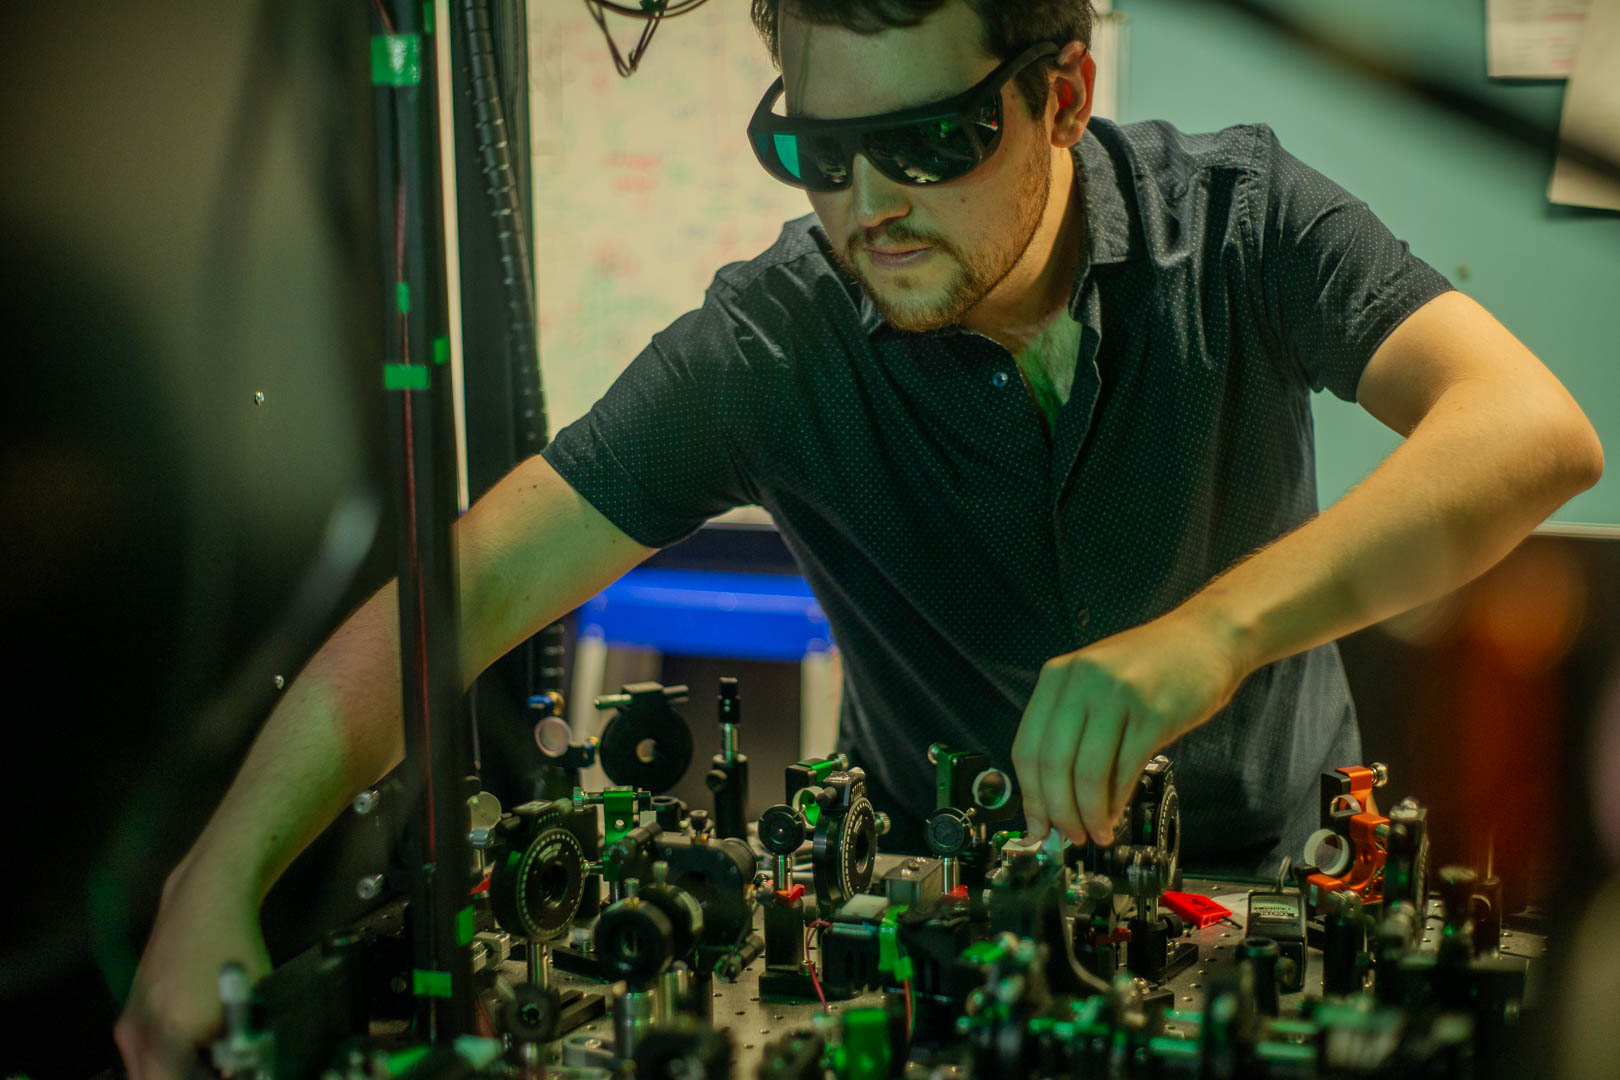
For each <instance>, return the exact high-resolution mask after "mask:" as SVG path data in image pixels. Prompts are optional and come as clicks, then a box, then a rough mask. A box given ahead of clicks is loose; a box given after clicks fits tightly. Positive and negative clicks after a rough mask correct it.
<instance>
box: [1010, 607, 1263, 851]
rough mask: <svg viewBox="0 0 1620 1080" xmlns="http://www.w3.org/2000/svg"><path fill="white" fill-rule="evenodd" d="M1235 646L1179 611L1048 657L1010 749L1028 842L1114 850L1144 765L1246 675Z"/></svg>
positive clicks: (1210, 711)
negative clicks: (1092, 844)
mask: <svg viewBox="0 0 1620 1080" xmlns="http://www.w3.org/2000/svg"><path fill="white" fill-rule="evenodd" d="M1232 640H1233V639H1232V637H1231V636H1230V635H1227V634H1222V633H1220V632H1219V631H1217V630H1215V629H1212V628H1211V626H1210V625H1209V624H1207V623H1205V622H1203V621H1201V620H1200V619H1198V618H1196V617H1194V616H1192V615H1191V614H1189V613H1187V612H1186V611H1185V610H1179V609H1178V610H1177V611H1172V612H1170V613H1169V614H1168V615H1165V616H1163V617H1161V618H1158V619H1155V620H1154V621H1153V622H1150V623H1147V624H1145V625H1143V626H1139V627H1137V628H1135V629H1134V630H1127V631H1125V632H1123V633H1120V634H1115V635H1114V636H1113V637H1109V638H1104V639H1103V640H1102V641H1099V642H1096V643H1094V644H1092V645H1088V646H1086V647H1085V648H1083V649H1080V650H1078V651H1076V652H1072V653H1065V654H1064V655H1062V656H1056V657H1053V658H1052V659H1051V660H1048V661H1047V662H1046V663H1045V665H1043V666H1042V668H1041V675H1040V679H1039V680H1038V681H1037V682H1036V684H1035V692H1034V694H1033V695H1031V697H1030V699H1029V705H1028V706H1027V707H1026V708H1025V710H1024V718H1023V720H1022V721H1021V722H1020V724H1019V726H1018V736H1017V738H1016V739H1015V740H1014V742H1013V755H1012V756H1013V766H1014V768H1016V769H1017V770H1018V782H1019V784H1020V786H1021V787H1022V789H1023V800H1024V818H1025V820H1026V822H1027V823H1028V829H1029V835H1031V836H1037V837H1039V836H1044V835H1045V834H1046V830H1047V826H1048V825H1051V826H1053V827H1055V828H1057V829H1058V830H1059V831H1060V832H1061V833H1063V834H1064V835H1065V836H1067V837H1068V838H1069V839H1070V840H1071V841H1073V842H1074V843H1077V844H1083V843H1085V841H1086V838H1087V837H1088V836H1089V837H1091V838H1092V839H1094V840H1096V841H1097V843H1099V844H1108V843H1111V842H1112V841H1113V837H1114V823H1115V821H1117V820H1118V819H1119V816H1120V814H1122V813H1123V812H1124V809H1125V800H1126V797H1127V796H1128V795H1129V794H1130V790H1131V787H1132V785H1133V784H1135V783H1136V781H1137V779H1138V778H1139V777H1140V776H1141V774H1142V769H1143V768H1144V767H1145V766H1146V765H1147V763H1148V761H1149V760H1150V759H1151V758H1152V757H1153V755H1154V754H1156V753H1157V752H1158V751H1159V750H1160V749H1162V748H1163V747H1165V746H1167V745H1169V744H1170V743H1171V742H1174V741H1175V740H1176V739H1177V738H1178V737H1180V736H1181V735H1182V734H1183V733H1184V732H1187V731H1191V730H1192V729H1193V728H1195V727H1197V726H1198V725H1199V724H1202V723H1203V722H1204V721H1206V720H1208V719H1209V718H1210V717H1211V716H1213V715H1215V713H1216V712H1217V711H1218V710H1219V709H1220V708H1221V707H1222V706H1224V705H1225V704H1226V703H1227V702H1228V701H1230V700H1231V699H1232V695H1233V694H1234V693H1235V692H1236V691H1237V688H1238V685H1239V684H1240V683H1241V682H1242V681H1243V679H1244V678H1245V677H1246V676H1247V674H1248V672H1247V671H1246V670H1244V665H1243V663H1242V661H1241V660H1240V659H1239V657H1238V655H1237V650H1236V648H1235V647H1234V645H1233V644H1232Z"/></svg>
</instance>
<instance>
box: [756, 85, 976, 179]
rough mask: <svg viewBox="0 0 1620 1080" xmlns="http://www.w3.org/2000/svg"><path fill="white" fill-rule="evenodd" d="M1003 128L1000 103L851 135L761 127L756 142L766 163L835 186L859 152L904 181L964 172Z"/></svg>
mask: <svg viewBox="0 0 1620 1080" xmlns="http://www.w3.org/2000/svg"><path fill="white" fill-rule="evenodd" d="M1000 133H1001V102H1000V100H999V99H997V100H994V101H990V102H987V103H985V104H984V105H983V106H982V107H981V108H980V109H978V110H977V111H976V113H975V114H974V116H972V117H971V118H965V117H955V118H942V119H934V120H928V121H924V122H921V123H915V124H901V125H898V126H896V127H889V128H878V129H867V130H864V131H861V132H860V133H859V134H856V135H854V136H853V137H845V138H839V137H837V136H835V135H832V134H830V133H818V134H809V135H800V134H795V133H791V132H782V131H777V132H772V133H769V134H767V133H764V132H761V133H759V134H758V135H756V137H755V145H756V147H757V148H758V149H759V150H760V151H761V153H760V158H761V160H763V161H765V162H766V164H767V167H771V166H774V168H772V169H771V171H772V172H775V173H777V174H778V175H779V176H781V177H782V178H783V179H785V180H788V181H789V182H790V183H798V184H802V185H804V186H805V187H806V188H808V189H810V190H811V191H837V190H839V189H840V188H843V187H846V186H848V184H849V171H850V166H851V162H852V160H853V158H854V155H855V153H856V152H857V151H858V152H861V153H864V154H865V155H866V156H867V158H868V160H870V161H871V162H872V165H873V166H874V167H875V168H877V170H878V171H879V172H881V173H883V174H884V175H885V176H887V177H889V178H890V179H891V180H894V181H896V182H897V183H902V184H940V183H944V182H946V181H949V180H955V179H958V178H960V177H963V176H966V175H967V174H968V173H970V172H972V171H973V170H974V169H976V168H977V167H978V166H979V164H980V163H981V162H982V161H983V160H984V159H985V158H986V157H989V156H990V154H991V152H992V151H994V149H995V147H996V145H997V142H998V141H999V137H1000Z"/></svg>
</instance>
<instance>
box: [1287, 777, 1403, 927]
mask: <svg viewBox="0 0 1620 1080" xmlns="http://www.w3.org/2000/svg"><path fill="white" fill-rule="evenodd" d="M1388 779H1389V770H1388V769H1386V768H1385V767H1384V766H1383V765H1381V764H1379V763H1376V762H1375V763H1373V764H1372V765H1371V766H1363V765H1347V766H1344V767H1343V768H1339V769H1335V770H1334V771H1333V772H1330V773H1323V774H1322V828H1320V829H1318V830H1317V831H1316V832H1314V833H1312V834H1311V838H1310V839H1309V840H1307V841H1306V842H1305V861H1306V862H1307V863H1308V864H1309V865H1311V866H1314V867H1315V868H1316V870H1315V872H1314V873H1312V874H1310V875H1309V876H1308V877H1307V878H1306V879H1305V882H1306V888H1305V901H1306V903H1307V904H1309V905H1310V907H1311V909H1312V910H1315V909H1316V908H1317V907H1318V905H1320V904H1321V903H1322V901H1324V900H1326V899H1327V897H1328V894H1329V893H1334V892H1341V891H1349V892H1353V893H1355V894H1356V895H1357V896H1359V897H1360V898H1361V902H1362V904H1363V905H1371V904H1377V903H1381V902H1382V901H1383V899H1384V857H1385V854H1386V851H1387V849H1386V846H1385V838H1386V837H1387V836H1388V835H1389V818H1387V817H1385V816H1384V815H1383V814H1381V813H1379V812H1378V804H1377V802H1376V801H1375V800H1374V798H1373V789H1374V788H1380V787H1383V786H1384V784H1385V783H1386V782H1387V781H1388Z"/></svg>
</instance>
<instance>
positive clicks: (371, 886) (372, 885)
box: [354, 874, 383, 900]
mask: <svg viewBox="0 0 1620 1080" xmlns="http://www.w3.org/2000/svg"><path fill="white" fill-rule="evenodd" d="M382 887H383V876H382V875H381V874H367V875H366V876H365V877H363V878H361V879H360V882H359V884H357V885H356V886H355V889H354V891H355V894H356V895H357V896H359V897H360V899H362V900H375V899H377V895H378V894H379V893H381V892H382Z"/></svg>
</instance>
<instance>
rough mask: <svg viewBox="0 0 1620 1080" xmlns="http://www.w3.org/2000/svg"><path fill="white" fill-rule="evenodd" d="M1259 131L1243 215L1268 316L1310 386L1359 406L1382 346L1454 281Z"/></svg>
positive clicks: (1358, 203) (1267, 133)
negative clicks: (1360, 390)
mask: <svg viewBox="0 0 1620 1080" xmlns="http://www.w3.org/2000/svg"><path fill="white" fill-rule="evenodd" d="M1256 131H1257V135H1258V139H1259V145H1258V147H1257V148H1256V155H1255V156H1256V158H1257V161H1256V169H1255V171H1254V173H1253V174H1252V176H1251V182H1252V183H1253V185H1254V186H1253V188H1251V191H1250V195H1251V198H1250V199H1249V200H1248V203H1247V206H1246V208H1245V209H1246V213H1245V216H1246V219H1247V225H1248V229H1247V233H1248V238H1249V242H1250V243H1251V245H1253V247H1254V249H1255V251H1254V256H1255V257H1254V262H1253V265H1254V266H1255V268H1256V271H1255V272H1257V273H1258V276H1259V282H1260V295H1261V299H1262V305H1263V308H1264V317H1265V319H1266V320H1267V322H1268V324H1269V329H1270V331H1271V333H1272V335H1273V336H1274V337H1275V338H1276V340H1277V341H1278V342H1279V344H1280V346H1281V348H1282V351H1283V352H1284V354H1285V355H1286V356H1287V358H1288V359H1289V360H1291V361H1292V362H1293V363H1294V364H1296V365H1297V367H1298V369H1299V370H1300V371H1301V372H1302V373H1303V375H1304V378H1305V380H1306V381H1307V382H1308V383H1309V384H1310V386H1311V388H1312V389H1313V390H1323V389H1327V390H1331V391H1333V393H1334V394H1335V395H1336V396H1338V397H1340V398H1343V399H1344V400H1346V401H1352V402H1353V401H1355V400H1356V385H1357V383H1359V382H1360V380H1361V373H1362V371H1363V370H1364V369H1365V368H1366V366H1367V362H1368V361H1369V360H1371V359H1372V356H1373V353H1374V352H1376V351H1377V350H1378V346H1379V345H1381V344H1382V343H1383V341H1384V339H1385V338H1386V337H1388V336H1389V334H1390V332H1391V331H1393V330H1394V329H1395V328H1396V327H1397V326H1399V325H1400V324H1401V323H1402V322H1403V321H1404V320H1405V319H1406V317H1407V316H1408V315H1410V314H1412V312H1414V311H1416V310H1417V309H1418V308H1420V307H1422V306H1423V305H1424V304H1426V303H1428V302H1429V301H1430V300H1432V299H1433V298H1434V297H1436V296H1438V295H1440V294H1441V293H1443V292H1446V291H1447V290H1449V289H1450V288H1451V283H1450V282H1448V281H1447V280H1446V279H1445V277H1444V276H1443V275H1442V274H1440V272H1439V271H1437V270H1435V269H1434V268H1433V267H1431V266H1429V264H1428V263H1425V262H1424V261H1423V260H1422V259H1419V258H1418V257H1417V256H1415V255H1413V254H1412V252H1411V250H1410V249H1409V248H1408V247H1407V245H1406V242H1405V241H1403V240H1398V239H1396V238H1395V236H1394V235H1393V234H1392V233H1391V232H1390V231H1389V229H1388V228H1386V227H1385V226H1384V223H1383V222H1381V221H1379V220H1378V218H1377V217H1376V216H1375V215H1374V214H1373V212H1372V210H1371V209H1369V208H1368V206H1367V204H1366V203H1364V202H1362V201H1361V200H1360V199H1357V198H1355V197H1354V196H1352V195H1350V193H1349V192H1347V191H1345V190H1344V189H1343V188H1342V187H1340V186H1339V185H1338V184H1336V183H1334V182H1333V181H1332V180H1329V179H1328V178H1327V177H1325V176H1323V175H1322V174H1321V173H1319V172H1317V171H1316V170H1315V169H1312V168H1311V167H1310V166H1308V165H1306V164H1304V163H1303V162H1301V161H1300V160H1299V159H1298V158H1296V157H1294V156H1293V155H1292V154H1290V153H1288V151H1286V150H1284V149H1283V148H1282V146H1281V145H1280V144H1279V143H1278V142H1277V136H1276V135H1275V134H1274V133H1273V132H1272V130H1271V129H1270V128H1269V127H1265V126H1264V125H1261V126H1259V127H1257V128H1256Z"/></svg>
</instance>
